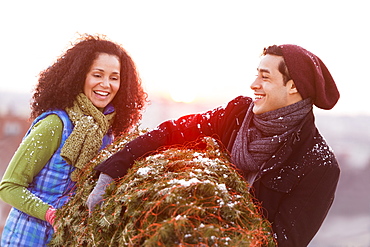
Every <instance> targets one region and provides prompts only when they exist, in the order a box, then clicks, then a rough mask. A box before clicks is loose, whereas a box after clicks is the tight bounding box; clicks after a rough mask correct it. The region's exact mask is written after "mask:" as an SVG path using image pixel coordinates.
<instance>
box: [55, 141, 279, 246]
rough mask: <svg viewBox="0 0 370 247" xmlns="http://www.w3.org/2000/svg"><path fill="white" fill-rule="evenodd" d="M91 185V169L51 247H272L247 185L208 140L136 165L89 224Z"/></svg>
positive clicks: (60, 215) (163, 152)
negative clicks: (88, 207)
mask: <svg viewBox="0 0 370 247" xmlns="http://www.w3.org/2000/svg"><path fill="white" fill-rule="evenodd" d="M129 139H130V138H129ZM126 140H127V138H126V139H125V140H124V141H122V140H120V141H116V142H115V144H114V145H112V146H111V147H110V148H111V149H109V148H108V149H107V150H108V151H107V150H106V151H105V154H104V155H103V154H101V155H100V156H98V157H97V159H95V160H94V161H93V162H92V164H91V165H90V166H94V165H96V164H98V163H100V162H101V161H102V160H104V159H105V158H107V156H109V155H110V154H111V153H112V152H116V151H118V150H119V149H120V148H122V146H123V145H124V143H125V142H126ZM112 147H113V148H112ZM109 150H114V151H109ZM95 182H96V176H94V171H92V168H88V169H87V170H86V171H84V173H83V174H81V180H80V181H79V183H78V188H77V192H76V195H75V197H74V198H73V199H72V200H71V201H70V202H69V203H68V204H67V205H66V206H65V207H64V208H63V209H62V210H60V212H58V225H59V229H58V231H57V233H56V235H55V237H54V239H53V241H52V246H275V243H274V240H273V237H272V234H271V232H270V225H269V223H268V222H267V221H266V220H264V219H263V218H262V217H261V214H260V211H259V208H258V207H257V206H256V205H255V204H254V203H253V200H252V197H251V195H250V194H249V192H248V187H247V184H246V183H245V181H244V180H243V178H242V177H241V176H240V175H239V174H238V173H237V172H236V170H235V168H234V167H233V166H232V165H231V164H230V163H229V161H228V158H227V155H225V153H223V152H221V151H220V149H219V147H218V145H217V143H216V142H215V141H214V140H213V139H211V138H205V139H203V140H201V141H200V142H197V143H192V144H189V145H187V146H181V147H172V148H169V149H164V150H159V151H158V152H157V153H156V154H153V155H151V156H148V157H146V158H143V159H141V160H139V161H138V162H137V163H136V164H135V165H134V166H133V168H132V169H130V170H129V172H128V174H127V175H126V176H125V177H123V178H122V179H121V180H119V181H116V184H115V185H111V186H110V187H109V188H108V189H107V192H106V195H105V200H104V202H103V204H102V205H101V206H100V207H98V208H97V209H96V210H95V211H94V213H93V214H92V215H90V216H89V215H88V210H87V208H86V207H85V205H84V203H85V201H86V199H87V196H88V195H89V193H90V192H91V190H92V189H93V187H94V185H95Z"/></svg>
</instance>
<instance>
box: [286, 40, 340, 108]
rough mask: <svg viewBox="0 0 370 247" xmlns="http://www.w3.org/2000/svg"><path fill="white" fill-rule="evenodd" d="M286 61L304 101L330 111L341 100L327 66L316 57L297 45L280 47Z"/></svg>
mask: <svg viewBox="0 0 370 247" xmlns="http://www.w3.org/2000/svg"><path fill="white" fill-rule="evenodd" d="M279 47H280V48H281V49H282V52H283V57H284V61H285V63H286V65H287V67H288V71H289V74H290V76H291V78H292V79H293V81H294V83H295V85H296V87H297V89H298V92H299V93H300V94H301V96H302V97H303V99H306V98H311V99H312V102H313V104H314V105H315V106H317V107H319V108H321V109H325V110H329V109H331V108H333V107H334V105H335V104H336V103H337V101H338V99H339V91H338V89H337V86H336V85H335V82H334V79H333V77H332V76H331V74H330V72H329V70H328V69H327V68H326V66H325V64H324V63H323V62H322V61H321V60H320V58H318V57H317V56H316V55H314V54H312V53H311V52H309V51H307V50H305V49H304V48H302V47H300V46H297V45H280V46H279Z"/></svg>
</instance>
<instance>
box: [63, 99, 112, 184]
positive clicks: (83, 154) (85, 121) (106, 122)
mask: <svg viewBox="0 0 370 247" xmlns="http://www.w3.org/2000/svg"><path fill="white" fill-rule="evenodd" d="M66 112H67V113H68V116H69V118H70V120H71V121H72V123H73V124H74V128H73V131H72V133H71V135H70V136H69V137H68V139H67V140H66V142H65V143H64V145H63V147H62V151H61V156H62V157H63V158H64V159H65V160H66V161H67V163H68V164H70V165H73V166H74V167H76V169H75V171H73V172H72V174H71V179H72V180H73V181H77V179H78V176H77V175H78V174H79V171H80V170H82V169H83V168H84V167H85V165H86V164H87V163H88V162H89V161H90V160H91V159H92V158H94V157H95V156H96V155H97V153H98V152H99V149H100V148H101V145H102V140H103V137H104V135H106V133H107V131H108V129H109V128H110V126H111V124H112V123H113V120H114V116H115V112H113V113H110V114H108V115H104V114H103V113H102V112H101V111H100V110H99V109H98V108H96V107H95V106H94V105H93V103H92V102H91V101H90V100H89V99H88V98H87V97H86V95H85V94H83V93H80V94H79V95H77V98H76V100H75V102H74V103H73V106H72V107H70V108H67V109H66Z"/></svg>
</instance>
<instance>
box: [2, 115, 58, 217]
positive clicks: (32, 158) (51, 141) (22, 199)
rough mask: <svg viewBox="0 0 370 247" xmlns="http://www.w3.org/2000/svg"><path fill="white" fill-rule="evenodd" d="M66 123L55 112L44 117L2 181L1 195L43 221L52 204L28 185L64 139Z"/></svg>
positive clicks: (26, 139)
mask: <svg viewBox="0 0 370 247" xmlns="http://www.w3.org/2000/svg"><path fill="white" fill-rule="evenodd" d="M62 131H63V122H62V120H61V119H60V118H59V117H58V116H57V115H55V114H52V115H49V116H47V117H46V118H44V119H42V120H40V121H39V122H38V123H36V125H35V126H34V127H33V128H32V130H31V132H30V133H29V135H28V136H27V137H26V138H24V139H23V141H22V142H21V144H20V145H19V147H18V150H17V151H16V152H15V154H14V156H13V158H12V160H11V161H10V163H9V165H8V167H7V169H6V171H5V173H4V176H3V179H2V180H1V183H0V198H1V199H2V200H3V201H4V202H6V203H8V204H10V205H11V206H13V207H15V208H17V209H19V210H21V211H23V212H25V213H27V214H29V215H31V216H34V217H36V218H39V219H41V220H45V213H46V211H47V210H48V208H49V206H50V205H49V204H47V203H44V202H43V201H42V200H41V199H40V198H38V197H36V196H35V195H34V194H32V193H31V192H30V191H29V190H28V189H27V187H28V185H29V184H30V183H31V182H32V181H33V178H34V177H35V176H36V175H37V174H38V173H39V172H40V171H41V169H42V168H43V167H44V166H45V165H46V163H47V162H48V161H49V159H50V158H51V157H52V156H53V154H54V152H55V151H56V150H57V149H58V147H59V145H60V141H61V138H62Z"/></svg>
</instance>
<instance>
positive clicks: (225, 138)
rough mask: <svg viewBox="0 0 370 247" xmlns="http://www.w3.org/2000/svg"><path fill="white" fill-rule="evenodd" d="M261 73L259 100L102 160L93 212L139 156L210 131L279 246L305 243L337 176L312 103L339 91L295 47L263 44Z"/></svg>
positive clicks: (168, 128)
mask: <svg viewBox="0 0 370 247" xmlns="http://www.w3.org/2000/svg"><path fill="white" fill-rule="evenodd" d="M257 71H258V75H257V78H256V80H255V81H254V82H253V83H252V85H251V88H252V89H253V90H254V94H255V99H254V100H252V99H251V98H249V97H243V96H239V97H237V98H235V99H234V100H232V101H231V102H229V103H228V104H227V106H226V107H219V108H216V109H214V110H212V111H208V112H206V113H201V114H194V115H188V116H184V117H181V118H180V119H178V120H170V121H166V122H164V123H162V124H161V125H159V126H158V128H156V129H154V130H153V131H151V132H149V133H147V134H145V135H143V136H140V137H138V138H137V139H135V140H133V141H132V142H130V143H129V144H127V146H126V147H125V149H123V150H121V151H120V152H118V153H117V154H115V155H113V156H112V157H111V158H109V159H108V160H106V161H105V162H103V163H102V164H100V165H99V166H98V167H97V168H96V169H97V170H98V171H101V172H102V173H101V175H100V178H99V181H98V185H97V186H96V187H95V189H94V191H93V192H92V193H91V195H90V197H89V199H88V205H89V208H90V210H92V209H93V207H94V206H95V205H96V203H98V202H99V201H100V200H101V199H102V197H101V196H102V194H103V193H104V188H105V187H104V185H105V184H108V183H109V182H111V181H112V178H113V179H115V178H119V177H122V176H124V175H125V174H126V171H127V169H128V168H130V167H131V165H132V164H133V162H134V160H135V159H137V158H139V157H142V156H144V155H146V154H148V153H149V152H151V151H154V150H156V149H158V148H159V147H162V146H168V145H173V144H182V143H186V142H189V141H193V140H196V139H197V138H198V137H200V136H212V137H214V138H215V139H217V140H218V141H219V143H220V144H221V145H222V146H223V147H225V148H226V149H227V151H229V152H230V154H231V159H232V162H233V163H234V164H235V165H236V167H237V168H238V170H239V171H240V172H241V174H242V175H243V176H244V178H245V179H246V181H247V182H248V183H249V184H250V186H251V193H252V194H253V195H254V197H255V198H256V200H257V202H258V203H260V204H261V205H262V208H263V213H264V216H265V217H266V218H267V219H268V220H269V221H270V222H271V224H272V228H273V231H274V236H275V238H276V239H277V242H278V245H279V246H307V245H308V243H309V242H310V241H311V239H312V238H313V237H314V235H315V234H316V232H317V231H318V229H319V228H320V226H321V224H322V222H323V220H324V218H325V217H326V215H327V212H328V210H329V208H330V206H331V204H332V202H333V199H334V193H335V190H336V186H337V182H338V178H339V173H340V171H339V167H338V164H337V161H336V158H335V156H334V154H333V152H332V151H331V149H330V147H329V146H328V145H327V144H326V142H325V140H324V139H323V137H322V136H321V135H320V133H319V132H318V130H317V129H316V126H315V123H314V115H313V112H312V105H313V104H314V105H315V106H317V107H319V108H322V109H331V108H332V107H334V105H335V104H336V102H337V101H338V99H339V92H338V90H337V87H336V85H335V82H334V80H333V78H332V76H331V75H330V73H329V71H328V69H327V68H326V66H325V65H324V63H323V62H322V61H321V60H320V59H319V58H318V57H317V56H315V55H314V54H312V53H311V52H309V51H307V50H305V49H303V48H302V47H299V46H296V45H281V46H270V47H268V48H265V50H264V52H263V57H262V59H261V62H260V64H259V66H258V68H257ZM102 185H103V186H102Z"/></svg>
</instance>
